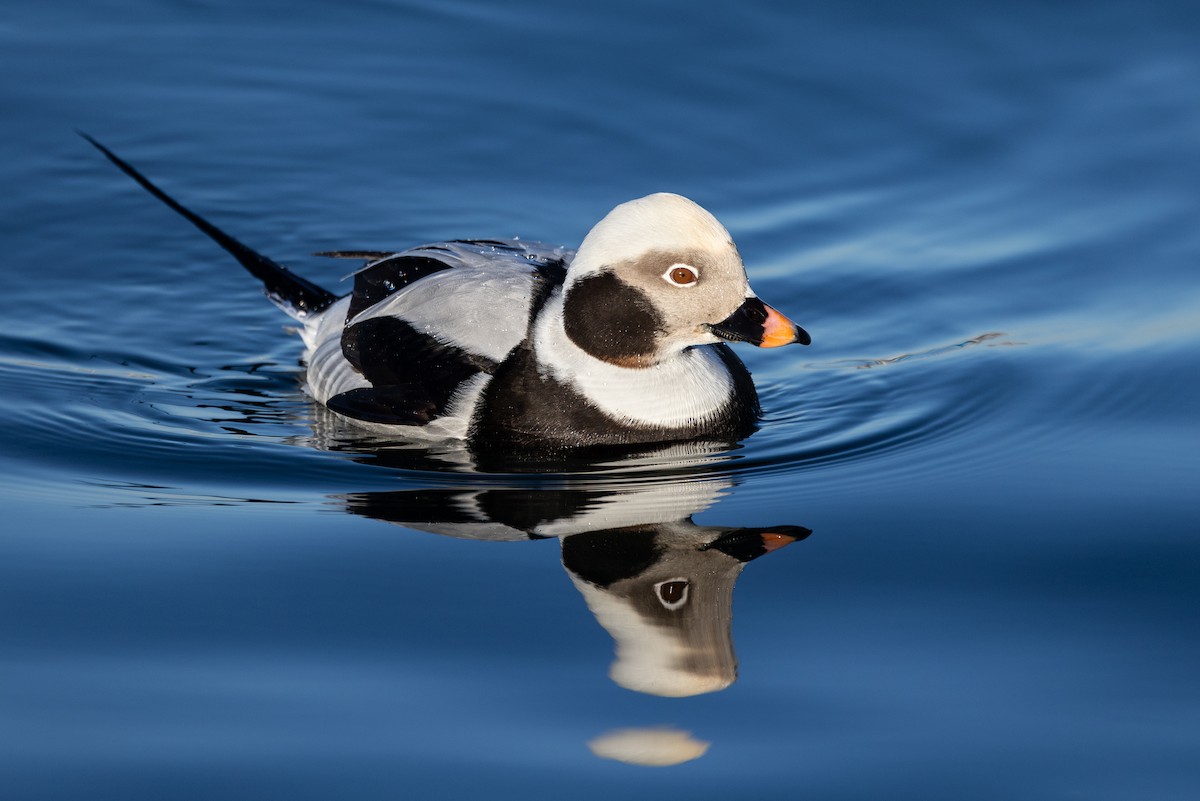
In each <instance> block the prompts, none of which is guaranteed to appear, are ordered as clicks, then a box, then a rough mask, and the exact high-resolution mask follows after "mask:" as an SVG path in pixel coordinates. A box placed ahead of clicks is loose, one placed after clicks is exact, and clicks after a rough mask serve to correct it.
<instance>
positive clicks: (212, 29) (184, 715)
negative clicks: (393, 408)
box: [0, 0, 1200, 799]
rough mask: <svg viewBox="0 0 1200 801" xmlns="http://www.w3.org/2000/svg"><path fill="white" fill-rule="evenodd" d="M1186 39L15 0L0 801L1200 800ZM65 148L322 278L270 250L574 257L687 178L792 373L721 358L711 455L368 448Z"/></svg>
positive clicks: (319, 264)
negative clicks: (740, 431)
mask: <svg viewBox="0 0 1200 801" xmlns="http://www.w3.org/2000/svg"><path fill="white" fill-rule="evenodd" d="M1198 33H1200V25H1198V24H1197V21H1196V18H1195V15H1194V14H1193V13H1191V9H1190V7H1189V6H1188V4H1185V3H1160V4H1157V5H1155V6H1153V7H1151V8H1146V7H1142V6H1135V5H1133V4H1121V3H1099V4H1087V5H1081V4H1063V5H1060V6H1058V7H1056V8H1053V9H1047V8H1043V7H1041V6H1038V5H1034V4H1023V3H1017V4H1004V5H987V4H938V3H923V4H918V5H916V6H906V7H905V8H903V9H901V8H897V7H895V6H894V5H892V4H884V3H869V4H866V5H859V6H855V7H845V6H842V5H835V4H830V5H824V4H818V5H813V6H810V7H807V8H804V9H797V8H794V7H793V6H792V5H791V4H784V3H771V2H761V3H749V4H739V5H737V6H729V7H711V8H709V7H705V8H704V9H699V8H698V7H696V8H693V7H691V6H688V7H683V6H680V5H677V4H671V3H664V2H654V3H649V4H646V3H640V4H637V3H625V2H618V3H616V4H611V3H610V4H607V5H605V6H603V7H600V6H596V7H588V6H584V5H578V6H572V7H563V6H562V5H561V4H551V3H539V2H518V3H515V4H514V3H509V4H505V5H503V6H494V5H492V4H484V3H470V2H462V3H452V4H434V3H426V2H420V3H394V2H358V3H342V4H338V5H336V6H334V5H326V4H321V3H308V2H299V3H294V2H293V3H273V2H263V1H262V0H255V2H247V3H239V4H237V5H220V4H218V5H212V4H194V3H187V2H145V1H144V0H133V1H131V2H103V3H86V4H85V3H58V4H51V5H46V4H35V3H27V2H19V3H16V4H10V5H9V6H8V7H6V9H5V10H4V11H3V12H0V68H2V74H3V75H4V76H5V77H4V79H3V80H2V81H0V100H2V101H3V106H4V108H5V109H6V113H5V130H6V133H7V136H5V137H2V138H0V155H2V156H3V159H0V164H3V167H0V171H2V174H3V177H4V182H3V185H4V186H5V187H6V188H7V189H8V191H7V192H5V193H4V195H3V197H2V198H0V231H2V232H3V243H4V258H5V267H4V269H3V270H0V307H2V308H0V310H2V314H0V388H2V394H0V433H2V436H0V442H2V444H0V464H2V465H3V469H4V475H5V479H6V480H5V482H4V486H3V488H2V489H0V496H2V497H3V509H4V513H5V518H6V522H5V525H4V527H3V528H4V533H3V534H2V535H0V782H2V783H3V786H4V787H6V788H7V790H6V793H7V794H11V795H12V797H14V798H18V797H19V798H24V799H42V798H44V799H61V798H79V797H88V798H114V799H116V798H120V799H131V798H179V799H183V798H214V797H222V798H256V799H261V798H288V799H296V798H331V797H336V798H364V799H365V798H394V797H420V798H425V797H430V798H432V797H449V796H457V795H462V796H466V795H468V794H471V795H487V796H489V797H498V798H519V797H520V798H523V797H528V796H529V795H530V794H531V793H533V792H536V793H538V794H539V795H543V794H544V795H562V796H566V795H568V794H570V796H572V797H577V798H607V797H611V796H614V795H620V796H622V797H624V796H633V797H651V796H653V797H661V796H662V795H663V794H664V793H672V794H686V795H689V796H693V797H699V798H716V797H729V796H730V795H732V794H737V795H739V796H746V797H755V798H796V797H799V796H805V797H811V798H822V799H841V798H845V799H857V798H864V799H866V798H879V797H884V796H887V797H891V798H914V799H918V798H919V799H961V798H972V799H989V798H995V799H1013V798H1094V799H1142V798H1155V799H1191V798H1194V797H1195V793H1196V789H1197V787H1200V768H1198V767H1197V765H1200V760H1197V754H1198V753H1200V685H1198V683H1197V681H1196V678H1195V673H1196V670H1195V666H1196V664H1197V662H1198V657H1200V638H1198V635H1200V630H1198V629H1200V624H1198V623H1197V619H1198V618H1197V615H1196V609H1197V608H1198V602H1200V585H1198V583H1197V578H1198V574H1200V544H1198V542H1197V538H1196V533H1197V527H1196V514H1195V512H1196V502H1195V500H1194V496H1195V487H1196V481H1197V475H1200V456H1198V455H1197V453H1198V449H1197V447H1196V443H1197V442H1198V441H1200V436H1198V435H1200V425H1198V420H1197V412H1196V410H1197V408H1200V406H1198V402H1200V347H1198V346H1200V283H1198V282H1197V280H1196V265H1197V261H1198V258H1197V257H1198V256H1200V227H1197V225H1196V219H1197V212H1198V207H1200V203H1198V196H1197V187H1198V186H1200V166H1198V165H1200V99H1198V96H1197V93H1196V90H1195V87H1196V86H1200V57H1198V56H1197V53H1198V52H1200V51H1198V50H1197V48H1196V46H1195V43H1196V41H1197V34H1198ZM73 128H80V129H83V130H86V131H88V132H90V133H92V134H93V135H95V136H97V137H99V138H100V139H101V140H102V141H104V142H105V143H106V144H108V145H110V146H112V147H113V148H115V149H116V150H117V151H118V152H119V153H121V154H122V155H124V156H126V157H127V158H129V159H130V160H132V161H133V162H134V163H135V164H137V165H138V166H140V167H141V168H143V169H144V170H145V171H146V172H147V173H148V174H149V175H151V176H152V177H154V178H155V179H156V180H158V181H160V182H161V183H162V185H163V186H164V188H166V189H167V190H168V191H170V192H173V193H175V194H177V195H178V196H179V197H180V198H181V199H182V200H184V201H185V202H187V203H188V204H189V205H191V206H193V207H194V208H196V209H197V210H198V211H201V212H202V213H205V214H207V215H209V216H210V217H212V219H213V220H214V221H215V222H217V223H218V224H219V225H222V226H223V227H225V228H227V229H228V230H230V232H231V233H233V234H234V235H236V236H238V237H239V238H241V239H243V240H244V241H246V242H247V243H249V244H251V245H252V246H254V247H257V248H259V249H261V250H262V251H263V252H265V253H267V254H269V255H271V256H272V257H274V258H277V259H279V260H280V261H283V262H284V263H287V264H289V265H291V266H292V267H294V268H295V269H296V270H298V271H300V272H302V273H303V274H304V275H306V276H307V277H309V278H311V279H313V280H316V281H318V282H320V283H323V284H325V285H327V286H331V287H333V286H335V285H336V284H337V281H338V279H339V278H340V277H341V275H342V273H343V272H344V268H345V263H338V262H330V261H328V260H322V259H318V258H315V257H313V256H311V255H310V254H311V253H312V252H314V251H320V250H328V249H335V248H364V249H377V248H403V247H407V246H411V245H414V244H419V243H421V242H426V241H435V240H438V239H443V238H453V237H489V236H495V237H507V236H513V235H520V236H522V237H526V238H530V239H538V240H542V241H547V242H556V243H563V244H566V245H570V246H575V245H577V244H578V242H579V240H580V238H581V237H582V236H583V234H584V233H586V231H587V229H588V228H589V227H590V226H591V225H592V223H594V222H595V221H596V220H597V219H598V218H599V217H600V216H601V215H603V214H604V213H605V212H606V211H607V210H608V209H609V208H610V207H611V206H612V205H614V204H616V203H618V202H621V201H624V200H627V199H629V198H632V197H635V196H638V195H641V194H645V193H647V192H651V191H663V190H667V191H676V192H681V193H683V194H686V195H688V196H690V197H693V198H694V199H695V200H697V201H698V202H700V203H702V204H703V205H705V206H706V207H708V208H709V209H711V210H712V211H713V212H714V213H715V214H716V215H717V216H718V217H719V218H720V219H721V220H722V221H723V222H724V223H725V224H726V226H727V227H728V228H729V229H730V231H731V232H732V234H733V235H734V237H735V239H736V240H737V242H738V245H739V249H740V251H741V253H742V255H743V256H744V258H745V259H746V262H747V265H748V267H749V270H750V275H751V279H752V281H753V282H754V286H755V289H756V291H757V292H758V293H759V294H760V295H761V296H762V297H764V298H765V299H767V300H768V301H769V302H770V303H772V305H775V306H777V307H778V308H780V309H781V310H783V311H785V312H786V313H788V314H789V315H790V316H792V317H793V318H794V319H796V320H797V321H798V322H799V323H801V324H802V325H804V327H805V328H806V329H808V330H809V331H810V332H811V333H812V335H813V340H814V342H813V345H812V346H811V347H810V348H808V349H800V348H791V349H785V350H784V351H782V352H780V351H773V352H769V351H755V350H753V349H749V348H743V349H741V350H740V351H739V353H740V355H741V356H742V358H743V359H744V360H745V361H746V362H747V364H748V365H749V366H750V368H751V370H752V372H753V373H754V375H755V379H756V381H757V383H758V386H759V390H760V394H761V396H762V401H763V406H764V411H765V416H764V419H763V423H762V427H761V429H760V430H759V431H758V432H757V433H755V434H754V435H753V436H752V437H750V438H749V439H747V440H746V441H744V442H742V443H740V444H739V445H738V446H737V447H734V448H728V447H711V448H693V449H688V450H684V451H682V452H681V451H679V450H678V449H676V450H672V451H667V452H663V453H657V454H648V455H641V456H639V457H637V458H634V459H627V460H613V461H611V462H610V463H607V464H585V465H580V464H559V465H540V466H535V467H537V469H530V466H529V465H523V466H520V467H521V469H520V470H519V471H518V472H511V468H512V467H513V466H512V465H508V466H505V465H503V464H500V465H494V464H493V465H471V464H470V463H464V460H463V459H462V458H461V457H462V454H460V453H455V452H454V450H453V449H441V450H436V451H434V452H427V451H420V450H414V449H411V448H395V447H381V445H380V443H378V442H374V441H371V440H368V439H364V438H362V437H361V436H359V435H357V434H356V433H355V432H353V431H352V430H348V429H346V428H345V427H344V426H341V425H339V424H338V423H337V422H336V421H333V420H330V419H329V417H328V416H327V415H325V414H324V413H322V411H321V410H320V409H318V408H315V407H314V406H313V405H312V404H311V403H310V402H309V401H308V400H307V399H306V397H305V395H304V393H303V391H302V388H301V383H300V378H301V373H300V368H299V366H298V364H297V359H298V356H299V353H300V350H301V349H300V346H299V342H298V340H297V339H296V338H295V337H294V336H291V335H289V333H288V331H287V330H286V329H287V322H288V321H287V320H286V318H282V317H281V316H280V314H279V313H278V312H277V311H276V310H275V309H274V308H273V307H271V306H270V304H269V303H267V302H266V301H265V300H264V299H263V298H262V297H261V294H260V293H259V292H258V289H257V287H256V286H255V285H254V282H253V281H252V280H251V279H249V278H248V277H246V276H245V275H243V274H242V273H241V272H240V269H239V268H237V267H236V265H234V264H232V263H230V262H229V261H228V260H227V258H226V257H224V255H223V254H222V253H220V252H219V251H218V250H217V249H215V248H214V247H213V246H212V245H211V243H209V242H208V241H206V240H205V239H203V238H202V237H200V236H199V235H198V234H196V233H195V231H193V230H192V229H190V228H189V227H188V226H187V225H186V224H185V223H183V222H182V221H180V220H178V219H177V218H175V217H174V216H173V215H172V214H171V213H170V212H168V211H166V210H165V209H163V208H161V207H160V206H159V205H158V204H157V203H155V202H154V201H153V200H152V199H150V198H149V197H148V196H146V195H144V193H141V192H140V190H138V189H137V188H136V187H135V186H133V185H132V184H131V183H130V182H129V181H128V180H127V179H126V178H124V176H121V175H119V174H118V173H116V172H115V171H114V170H112V168H111V167H110V165H108V164H107V163H106V162H104V161H103V160H102V159H101V158H99V157H98V155H97V154H96V153H95V151H93V150H92V149H91V148H90V147H89V146H88V145H87V144H86V143H85V142H83V141H82V140H80V139H79V138H78V137H77V136H75V134H74V133H73V132H72V129H73ZM631 528H633V529H636V532H634V533H632V534H630V536H627V537H626V536H620V534H621V532H625V533H629V531H630V529H631ZM614 530H620V531H617V532H616V533H614ZM809 531H811V532H812V533H811V534H808V533H807V532H809ZM764 535H772V536H774V537H776V539H772V538H771V537H767V538H766V539H764V538H763V537H764ZM723 538H724V539H723ZM764 544H770V545H772V546H774V547H771V548H769V549H768V548H766V547H764ZM785 545H786V547H783V546H785ZM718 546H720V547H718ZM722 547H724V548H725V550H721V548H722ZM726 551H728V553H727V552H726ZM750 557H754V558H753V559H751V558H750ZM659 568H662V569H664V570H666V573H664V574H663V575H662V576H659V575H657V574H653V573H652V572H650V571H652V569H659ZM639 570H640V571H641V572H638V571H639ZM679 578H686V579H688V582H689V583H688V591H689V593H691V592H694V593H695V595H694V596H692V595H689V596H688V603H689V604H691V607H693V608H695V609H697V610H698V611H702V612H703V614H697V615H696V616H695V618H694V619H693V621H692V623H690V624H688V625H677V623H672V624H671V625H670V626H658V627H653V626H651V627H646V626H641V627H639V624H638V623H637V621H639V620H644V619H645V618H646V615H647V614H649V612H645V613H644V614H641V616H640V617H639V615H638V614H637V613H635V614H633V615H632V616H631V615H630V614H629V613H628V609H629V606H628V604H627V603H626V602H625V601H623V600H621V599H622V598H625V597H628V598H637V599H641V601H639V603H640V602H647V603H652V604H658V606H657V607H654V606H650V607H648V608H649V609H652V610H655V609H664V610H665V608H666V607H665V606H663V604H662V603H661V602H660V601H659V600H656V598H661V597H662V596H661V594H659V595H656V593H662V592H663V591H664V590H663V589H662V587H661V586H659V585H660V584H661V582H662V581H664V580H668V581H669V580H671V579H679ZM643 579H644V583H643V584H641V585H639V584H638V581H639V580H643ZM625 590H628V595H625V596H623V595H622V594H621V593H622V592H623V591H625ZM679 590H680V588H679V587H671V586H668V587H667V588H666V590H665V591H666V592H667V595H668V596H669V597H670V598H675V597H677V596H675V595H671V593H672V592H676V591H679ZM647 598H648V599H649V601H647ZM643 611H645V610H643ZM656 614H657V612H656ZM630 621H633V622H632V623H630ZM671 626H674V628H672V627H671ZM688 626H691V628H688ZM680 632H684V633H683V634H680ZM688 632H690V633H688ZM679 637H683V640H679ZM671 638H675V639H671ZM689 638H690V639H689ZM678 642H687V643H690V646H689V647H692V648H693V649H694V650H697V651H698V652H703V653H706V654H708V656H709V658H708V661H707V662H704V663H703V665H702V664H701V662H702V661H703V660H700V659H699V658H694V659H693V660H692V662H691V663H690V664H691V665H692V670H691V671H690V675H689V676H685V677H682V678H681V677H680V676H679V675H674V674H671V672H670V671H665V670H664V668H663V664H662V660H661V659H660V660H659V661H658V662H656V661H655V659H656V657H655V655H656V654H657V655H659V656H661V655H662V654H663V653H669V652H672V651H671V649H672V648H675V647H678ZM696 643H701V646H697V645H696ZM631 671H632V672H631ZM630 675H633V676H635V678H632V679H631V678H629V677H630ZM672 675H673V678H672ZM699 675H704V676H708V677H709V678H708V679H706V680H707V681H708V682H709V684H707V685H705V684H704V681H701V680H700V679H697V678H696V677H697V676H699ZM647 676H649V677H650V679H647V678H646V677H647ZM714 676H715V677H717V678H713V677H714ZM637 677H640V679H639V678H637ZM685 679H686V680H685ZM639 681H641V683H639ZM689 682H690V683H689ZM719 686H720V687H724V689H719V688H718V687H719ZM681 688H683V689H687V688H690V689H692V690H697V691H699V690H705V691H704V692H700V694H696V695H689V696H686V697H671V696H672V692H669V691H670V690H672V689H674V691H675V692H674V695H679V692H678V691H679V690H680V689H681ZM630 730H632V731H633V734H630ZM622 760H624V761H622ZM630 760H632V761H633V762H637V761H641V762H659V763H675V764H673V765H672V766H662V765H660V766H649V765H639V764H631V763H630Z"/></svg>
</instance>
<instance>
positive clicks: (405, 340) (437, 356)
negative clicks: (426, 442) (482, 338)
mask: <svg viewBox="0 0 1200 801" xmlns="http://www.w3.org/2000/svg"><path fill="white" fill-rule="evenodd" d="M342 353H343V355H345V357H346V360H347V361H349V362H350V364H351V365H352V366H353V367H354V369H355V370H357V371H358V372H359V373H361V374H362V376H363V378H365V379H366V380H367V381H369V382H370V383H371V385H372V386H370V387H363V388H360V389H354V390H351V391H349V392H343V393H342V394H340V395H335V396H334V397H332V398H330V399H329V401H328V403H327V405H328V406H329V408H330V409H333V410H334V411H335V412H338V413H339V414H344V415H346V416H347V417H354V418H357V419H359V420H367V421H370V422H375V423H391V424H395V425H424V424H426V423H428V422H429V421H430V420H433V419H434V418H437V417H440V416H441V415H443V414H445V412H446V408H447V407H448V406H449V405H450V399H451V398H452V397H453V396H454V391H455V390H456V389H458V387H459V386H460V385H461V384H462V383H463V382H464V381H466V380H467V379H469V378H471V377H472V376H475V375H478V374H479V373H489V374H490V373H492V372H494V371H495V370H496V363H495V362H493V361H491V360H490V359H487V358H484V357H482V356H479V355H476V354H473V353H468V352H467V351H465V350H463V349H461V348H456V347H454V346H453V345H445V344H443V343H441V342H439V341H438V340H436V339H434V338H433V337H431V336H429V335H427V334H423V333H421V332H420V331H418V330H417V329H415V328H413V327H412V325H410V324H409V323H407V322H406V321H404V320H401V319H399V318H397V317H373V318H371V319H368V320H364V321H362V322H361V323H355V324H354V325H350V326H347V327H346V330H345V331H343V332H342Z"/></svg>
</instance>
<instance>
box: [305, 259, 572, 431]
mask: <svg viewBox="0 0 1200 801" xmlns="http://www.w3.org/2000/svg"><path fill="white" fill-rule="evenodd" d="M573 255H574V253H573V252H572V251H570V250H566V249H563V248H552V247H547V246H543V245H538V244H534V243H524V242H520V241H517V240H513V241H458V242H444V243H438V244H434V245H425V246H422V247H419V248H414V249H412V250H408V251H404V252H403V253H397V254H393V255H390V256H386V257H384V258H381V259H378V260H375V261H373V262H371V263H369V264H368V265H367V266H366V267H364V268H363V269H361V270H359V271H358V272H357V273H355V274H354V289H353V291H352V293H351V294H350V295H349V296H347V297H345V298H343V299H342V300H340V301H338V303H337V304H335V305H334V306H332V307H331V308H330V309H329V310H328V312H327V313H326V314H325V315H323V316H322V318H321V319H320V320H317V321H315V322H314V323H313V324H310V325H309V326H308V328H307V330H306V332H305V336H306V340H307V341H308V345H309V354H308V364H309V385H310V389H311V391H312V392H313V395H314V396H315V397H316V399H317V400H319V401H321V402H323V403H325V404H326V405H327V406H328V407H329V408H330V409H332V410H333V411H335V412H337V413H338V414H341V415H343V416H346V417H350V418H353V419H355V420H358V421H360V422H365V423H369V424H374V425H377V426H382V427H384V428H388V429H391V428H393V427H395V426H413V427H418V428H423V429H426V430H425V431H423V432H422V433H423V434H425V435H428V436H436V437H441V436H449V437H455V436H462V435H463V434H464V433H465V430H466V426H467V425H468V424H469V416H470V411H471V409H472V408H473V404H474V402H475V401H476V400H477V399H478V396H479V393H480V392H481V391H482V389H483V386H484V385H485V384H486V383H487V381H488V380H489V379H490V376H491V375H492V373H493V372H494V371H495V369H496V367H497V366H498V365H499V364H500V363H501V362H502V361H504V359H505V357H506V356H507V355H508V354H509V352H511V351H512V350H513V349H514V348H515V347H516V346H517V345H519V344H520V343H521V342H522V341H523V340H524V339H525V337H526V335H527V332H528V330H529V325H530V321H531V318H532V316H533V315H534V314H535V313H536V311H537V309H538V308H540V306H541V303H542V302H543V301H544V300H545V298H546V297H547V296H548V295H549V293H550V292H551V291H552V290H553V289H554V288H555V287H557V286H558V285H560V284H561V283H562V281H563V278H564V276H565V274H566V265H567V264H568V263H569V261H570V259H571V257H572V256H573Z"/></svg>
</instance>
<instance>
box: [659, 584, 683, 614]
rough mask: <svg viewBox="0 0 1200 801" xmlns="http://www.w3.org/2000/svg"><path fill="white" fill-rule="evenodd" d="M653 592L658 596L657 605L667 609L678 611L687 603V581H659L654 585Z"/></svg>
mask: <svg viewBox="0 0 1200 801" xmlns="http://www.w3.org/2000/svg"><path fill="white" fill-rule="evenodd" d="M654 592H655V593H657V594H658V600H659V603H661V604H662V605H663V606H665V607H666V608H667V609H678V608H679V607H681V606H683V605H684V604H686V603H687V599H688V581H687V579H671V580H669V581H660V582H658V583H657V584H655V585H654Z"/></svg>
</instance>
